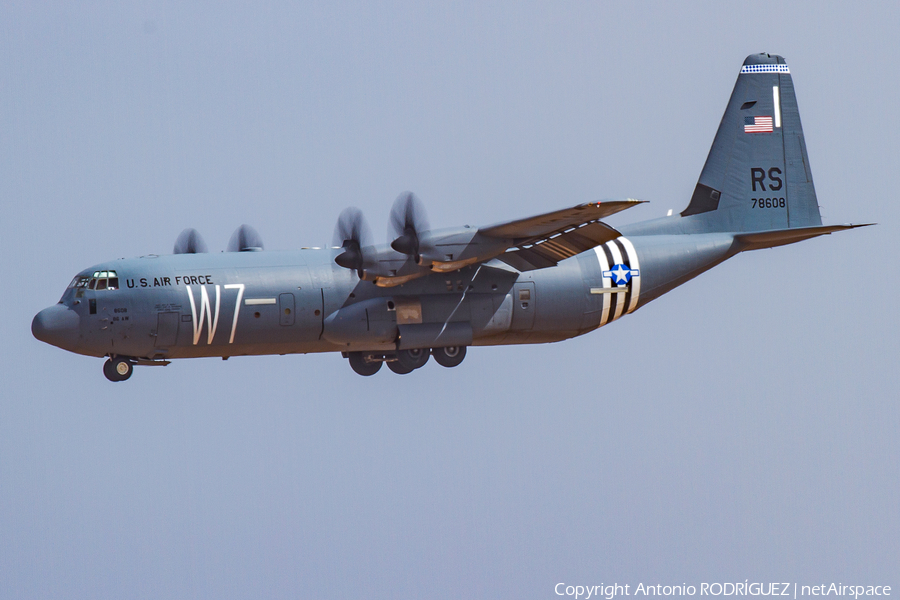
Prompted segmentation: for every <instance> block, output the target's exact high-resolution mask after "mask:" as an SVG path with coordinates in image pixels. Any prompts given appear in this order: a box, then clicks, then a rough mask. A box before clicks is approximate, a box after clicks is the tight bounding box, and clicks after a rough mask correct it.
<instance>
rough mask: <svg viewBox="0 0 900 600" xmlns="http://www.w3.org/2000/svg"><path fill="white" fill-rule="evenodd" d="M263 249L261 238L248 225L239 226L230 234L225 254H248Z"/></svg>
mask: <svg viewBox="0 0 900 600" xmlns="http://www.w3.org/2000/svg"><path fill="white" fill-rule="evenodd" d="M263 248H264V246H263V241H262V236H260V235H259V233H257V231H256V230H255V229H253V228H252V227H250V226H249V225H241V226H240V227H238V228H237V229H236V230H235V232H234V233H233V234H231V239H230V240H228V248H227V252H249V251H254V250H262V249H263Z"/></svg>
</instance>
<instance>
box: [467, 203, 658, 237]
mask: <svg viewBox="0 0 900 600" xmlns="http://www.w3.org/2000/svg"><path fill="white" fill-rule="evenodd" d="M644 202H645V201H644V200H634V199H631V198H628V199H626V200H606V201H603V202H590V203H588V204H579V205H578V206H573V207H572V208H564V209H562V210H556V211H553V212H549V213H544V214H542V215H537V216H535V217H528V218H527V219H518V220H516V221H509V222H507V223H498V224H497V225H491V226H489V227H480V228H479V229H478V233H480V234H481V235H483V236H486V237H491V238H505V239H512V240H516V245H517V246H518V245H521V244H527V243H532V242H535V241H537V240H539V239H541V238H547V237H550V236H552V235H554V234H556V233H562V232H564V231H566V230H567V229H571V228H573V227H578V226H581V225H584V224H586V223H592V222H594V221H598V220H600V219H604V218H606V217H608V216H610V215H614V214H616V213H617V212H620V211H623V210H625V209H626V208H631V207H632V206H637V205H638V204H643V203H644ZM595 245H596V244H595ZM591 247H593V246H591Z"/></svg>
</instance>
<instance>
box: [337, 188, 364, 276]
mask: <svg viewBox="0 0 900 600" xmlns="http://www.w3.org/2000/svg"><path fill="white" fill-rule="evenodd" d="M371 238H372V234H371V232H370V230H369V227H368V225H366V219H365V217H363V214H362V211H361V210H359V209H358V208H355V207H352V206H351V207H349V208H345V209H344V211H343V212H342V213H341V215H340V216H339V217H338V220H337V224H336V225H335V226H334V245H335V246H338V245H340V247H341V248H343V249H344V251H343V252H341V253H340V254H338V255H337V256H336V257H335V258H334V262H336V263H337V264H338V265H339V266H341V267H344V268H345V269H353V270H355V271H356V274H357V275H358V276H359V278H360V279H362V278H363V274H364V273H363V260H364V257H363V251H362V249H363V248H364V247H365V246H368V245H370V243H371Z"/></svg>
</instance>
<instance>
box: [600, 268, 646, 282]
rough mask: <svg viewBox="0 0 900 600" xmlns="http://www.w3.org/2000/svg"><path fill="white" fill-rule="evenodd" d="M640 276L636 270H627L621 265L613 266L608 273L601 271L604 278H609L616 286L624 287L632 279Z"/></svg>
mask: <svg viewBox="0 0 900 600" xmlns="http://www.w3.org/2000/svg"><path fill="white" fill-rule="evenodd" d="M640 274H641V272H640V271H638V270H637V269H629V268H628V267H626V266H625V265H623V264H621V263H620V264H618V265H613V268H612V269H610V270H609V271H603V276H604V277H611V278H612V280H613V283H614V284H616V285H624V284H627V283H628V282H629V281H631V278H632V277H637V276H639V275H640Z"/></svg>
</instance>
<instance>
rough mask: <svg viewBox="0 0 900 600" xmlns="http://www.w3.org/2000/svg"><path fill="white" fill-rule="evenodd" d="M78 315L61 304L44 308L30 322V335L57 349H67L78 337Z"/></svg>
mask: <svg viewBox="0 0 900 600" xmlns="http://www.w3.org/2000/svg"><path fill="white" fill-rule="evenodd" d="M79 321H80V319H79V317H78V314H77V313H76V312H75V311H74V310H69V309H68V308H66V307H65V306H63V305H62V304H56V305H54V306H51V307H50V308H45V309H44V310H42V311H41V312H39V313H38V314H36V315H35V316H34V320H33V321H32V322H31V333H32V335H34V337H36V338H37V339H39V340H41V341H42V342H47V343H48V344H51V345H53V346H58V347H59V348H68V347H71V346H73V345H74V344H75V341H76V339H77V337H78V324H79Z"/></svg>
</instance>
